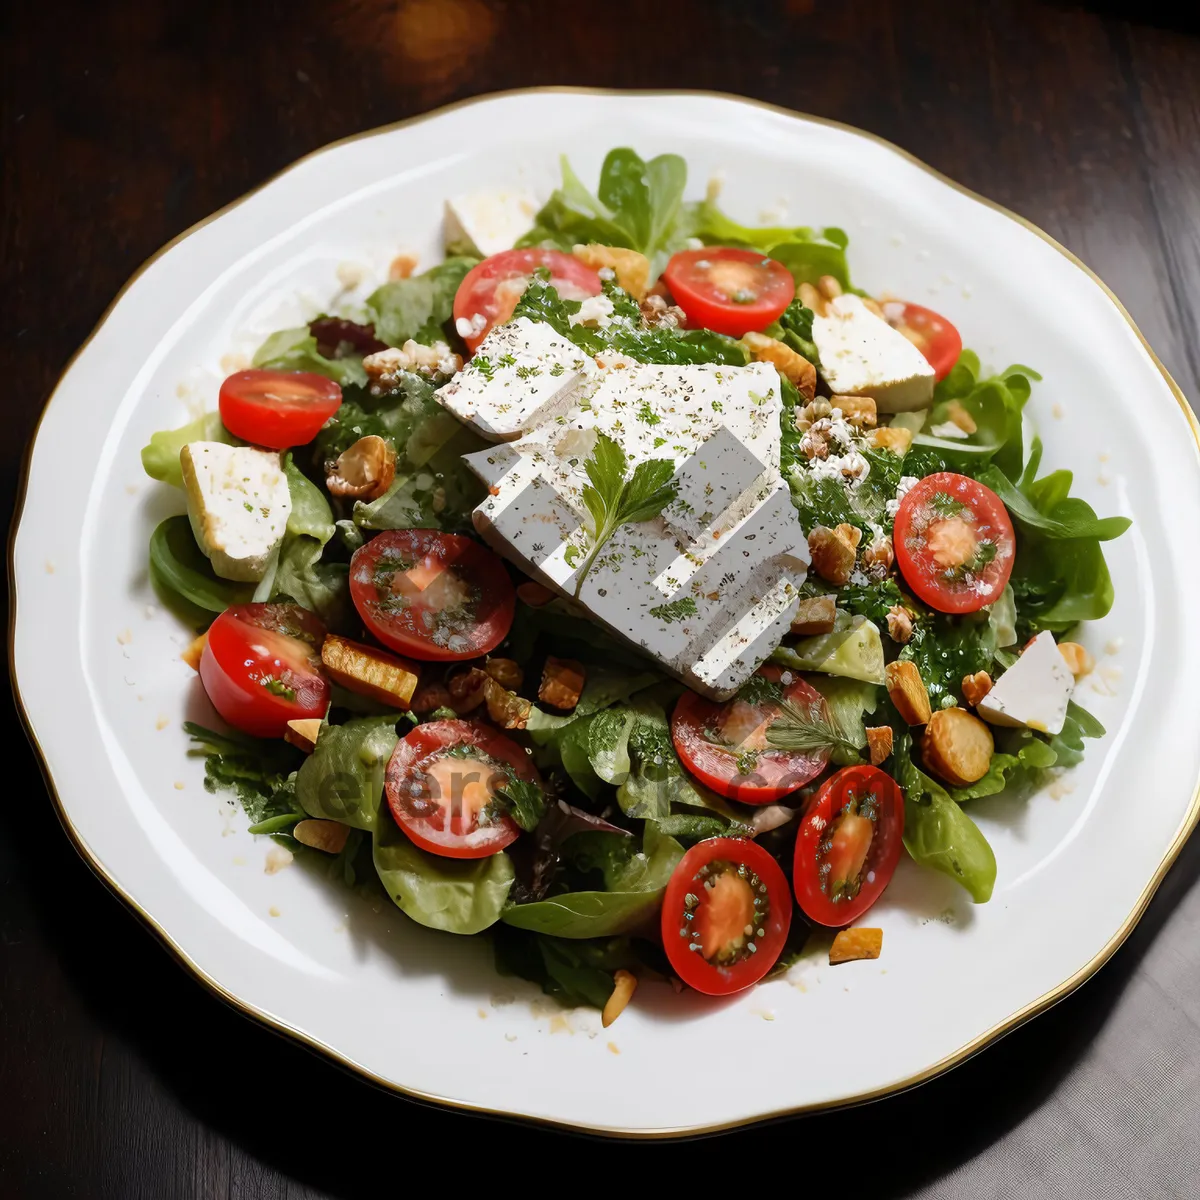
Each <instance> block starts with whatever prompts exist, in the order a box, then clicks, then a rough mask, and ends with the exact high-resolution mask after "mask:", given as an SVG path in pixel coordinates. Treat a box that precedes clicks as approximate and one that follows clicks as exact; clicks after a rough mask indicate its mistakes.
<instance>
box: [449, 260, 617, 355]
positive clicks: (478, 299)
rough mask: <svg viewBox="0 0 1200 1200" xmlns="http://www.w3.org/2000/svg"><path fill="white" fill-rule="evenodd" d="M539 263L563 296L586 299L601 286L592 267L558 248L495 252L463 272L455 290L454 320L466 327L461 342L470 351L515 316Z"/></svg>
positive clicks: (595, 293)
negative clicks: (465, 323) (494, 327)
mask: <svg viewBox="0 0 1200 1200" xmlns="http://www.w3.org/2000/svg"><path fill="white" fill-rule="evenodd" d="M539 267H545V268H546V269H547V270H548V271H549V272H550V283H551V284H552V285H553V286H554V288H555V290H556V291H557V292H558V294H559V295H560V296H561V297H562V298H563V299H564V300H585V299H587V297H588V296H598V295H599V294H600V292H601V291H602V290H603V286H604V285H603V284H602V283H601V282H600V276H599V275H597V274H596V272H595V271H593V270H592V268H591V267H587V266H584V264H583V263H581V262H580V261H579V259H577V258H575V257H574V256H572V255H570V254H564V253H563V252H562V251H561V250H541V249H537V248H536V247H531V248H530V249H528V250H504V251H501V253H499V254H493V255H492V257H491V258H485V259H484V260H483V262H481V263H480V264H479V265H478V266H475V267H472V268H471V270H470V271H468V272H467V274H466V277H465V278H464V279H463V281H462V283H460V284H459V285H458V291H457V292H455V294H454V319H455V321H456V322H457V321H460V320H463V321H466V322H468V324H469V325H470V327H471V331H470V333H468V334H464V335H463V341H464V342H466V343H467V346H468V347H469V348H470V349H471V350H472V351H474V349H475V347H476V346H478V345H479V343H480V342H482V341H483V339H484V338H485V337H486V336H487V332H488V330H489V329H491V328H492V326H493V325H503V324H504V322H505V321H507V320H508V319H509V317H511V316H512V315H513V309H514V308H516V307H517V301H518V300H520V298H521V295H522V293H523V292H524V291H525V289H526V288H527V287H528V286H529V280H530V277H531V276H532V275H533V273H534V271H536V270H537V269H538V268H539ZM481 318H482V322H481ZM460 332H461V330H460Z"/></svg>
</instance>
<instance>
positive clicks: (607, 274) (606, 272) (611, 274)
mask: <svg viewBox="0 0 1200 1200" xmlns="http://www.w3.org/2000/svg"><path fill="white" fill-rule="evenodd" d="M596 274H597V275H599V276H600V278H601V279H603V280H604V281H605V282H606V283H607V282H608V281H609V280H612V279H616V277H617V273H616V271H614V270H613V269H612V267H601V268H600V270H598V271H597V272H596Z"/></svg>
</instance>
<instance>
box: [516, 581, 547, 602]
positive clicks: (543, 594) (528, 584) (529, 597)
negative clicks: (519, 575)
mask: <svg viewBox="0 0 1200 1200" xmlns="http://www.w3.org/2000/svg"><path fill="white" fill-rule="evenodd" d="M517 599H518V600H520V601H521V603H522V604H528V605H529V607H530V608H541V607H542V605H543V604H549V603H550V601H551V600H553V599H554V593H553V592H552V591H551V590H550V589H549V588H548V587H545V586H544V585H543V584H540V583H534V582H533V580H532V579H527V580H526V581H525V582H524V583H518V584H517Z"/></svg>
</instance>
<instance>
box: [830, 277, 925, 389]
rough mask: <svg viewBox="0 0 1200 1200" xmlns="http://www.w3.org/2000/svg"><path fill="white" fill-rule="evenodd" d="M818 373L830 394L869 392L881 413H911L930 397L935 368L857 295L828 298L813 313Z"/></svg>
mask: <svg viewBox="0 0 1200 1200" xmlns="http://www.w3.org/2000/svg"><path fill="white" fill-rule="evenodd" d="M813 341H814V342H815V343H816V347H817V351H818V352H819V354H820V356H821V368H820V369H821V376H822V378H823V379H824V380H825V382H826V383H827V384H828V385H829V388H830V390H831V391H832V392H833V394H834V395H835V396H871V397H872V398H873V399H874V400H875V406H876V408H878V409H879V411H880V412H884V413H898V412H911V411H912V410H914V409H918V408H926V407H928V405H929V404H930V403H931V401H932V400H933V384H934V370H933V368H932V367H931V366H930V365H929V361H928V360H927V359H926V357H925V355H923V354H922V353H921V352H920V350H918V349H917V348H916V346H914V345H913V344H912V342H910V341H909V340H908V338H906V337H905V336H904V335H903V334H901V333H897V332H896V330H894V329H893V328H892V327H891V326H890V325H889V324H888V323H887V322H886V321H885V320H883V319H882V318H881V317H877V316H876V315H875V314H874V313H873V312H871V311H870V310H869V309H868V308H867V307H866V305H864V304H863V302H862V300H861V299H860V298H859V297H858V296H854V295H851V294H849V293H847V294H846V295H843V296H838V297H837V298H836V299H835V300H831V301H830V303H829V305H828V306H827V308H826V315H825V316H823V317H822V316H817V317H814V318H813Z"/></svg>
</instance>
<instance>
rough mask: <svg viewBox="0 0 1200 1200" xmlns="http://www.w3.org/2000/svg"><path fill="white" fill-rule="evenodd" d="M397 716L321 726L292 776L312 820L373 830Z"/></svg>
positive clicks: (297, 794)
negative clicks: (312, 747) (313, 745)
mask: <svg viewBox="0 0 1200 1200" xmlns="http://www.w3.org/2000/svg"><path fill="white" fill-rule="evenodd" d="M396 720H397V714H395V713H391V714H388V715H387V716H378V717H358V718H355V719H352V720H349V721H346V722H345V724H342V725H324V726H322V727H321V732H320V735H319V736H318V737H317V744H316V746H315V747H314V749H313V752H312V753H311V754H310V755H309V756H308V758H306V759H305V760H304V764H303V765H302V766H301V767H300V770H299V773H298V774H297V776H296V799H297V800H298V802H299V804H300V806H301V808H303V809H304V811H305V812H306V813H308V815H309V816H310V817H320V818H323V819H325V820H329V821H340V822H342V824H343V825H350V826H352V827H353V828H355V829H373V828H374V827H375V823H376V821H377V820H378V818H379V812H380V800H381V798H382V796H383V775H384V771H385V770H386V768H387V763H388V759H389V758H390V757H391V754H392V750H393V749H394V748H395V746H396V742H397V740H398V738H397V735H396Z"/></svg>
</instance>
